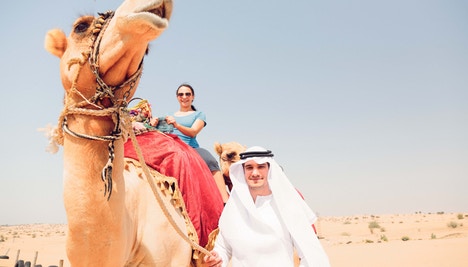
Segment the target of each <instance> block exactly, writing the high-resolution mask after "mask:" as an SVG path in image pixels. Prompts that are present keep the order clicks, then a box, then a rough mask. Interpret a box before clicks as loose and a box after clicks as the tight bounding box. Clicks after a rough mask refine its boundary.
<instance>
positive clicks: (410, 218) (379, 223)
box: [0, 212, 468, 267]
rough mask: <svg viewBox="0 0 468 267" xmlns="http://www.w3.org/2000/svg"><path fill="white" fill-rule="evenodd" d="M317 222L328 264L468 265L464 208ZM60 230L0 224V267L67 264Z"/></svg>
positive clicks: (48, 226) (62, 228)
mask: <svg viewBox="0 0 468 267" xmlns="http://www.w3.org/2000/svg"><path fill="white" fill-rule="evenodd" d="M316 226H317V230H318V232H319V236H320V241H321V243H322V244H323V246H324V249H325V251H326V252H327V254H328V256H329V258H330V262H331V265H332V266H333V267H340V266H347V267H350V266H351V267H354V266H356V267H366V266H369V267H371V266H372V267H376V266H378V267H386V266H389V267H390V266H391V267H396V266H397V267H405V266H408V267H410V266H411V267H418V266H421V267H422V266H424V267H432V266H433V267H445V266H447V267H462V266H463V267H465V266H468V213H442V212H439V213H431V214H429V213H415V214H393V215H375V216H374V215H356V216H348V217H321V218H319V221H318V222H317V225H316ZM369 226H371V228H369ZM371 230H372V231H371ZM65 233H66V225H58V224H31V225H11V226H5V225H3V226H0V256H2V255H7V256H9V259H0V267H13V266H14V265H15V262H16V259H17V258H18V259H20V260H24V261H30V262H31V266H34V265H33V264H34V263H35V264H41V265H42V266H43V267H47V266H53V265H55V266H61V260H63V266H65V267H67V266H70V264H69V263H68V261H67V259H66V254H65V238H66V234H65ZM404 240H406V241H404ZM36 253H37V254H36ZM36 255H37V257H36Z"/></svg>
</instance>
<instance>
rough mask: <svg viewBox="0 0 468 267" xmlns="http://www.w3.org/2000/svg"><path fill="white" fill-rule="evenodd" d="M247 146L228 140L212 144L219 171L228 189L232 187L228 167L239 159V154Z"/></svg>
mask: <svg viewBox="0 0 468 267" xmlns="http://www.w3.org/2000/svg"><path fill="white" fill-rule="evenodd" d="M246 149H247V148H246V147H245V146H243V145H241V144H239V143H237V142H229V143H224V144H220V143H218V142H216V143H215V144H214V150H215V151H216V153H217V154H218V156H219V162H220V165H221V172H222V173H223V176H224V181H225V183H226V185H228V186H229V189H231V188H232V183H231V179H230V178H229V167H230V166H231V164H233V163H234V162H237V161H239V159H240V158H239V154H240V153H242V152H244V151H245V150H246Z"/></svg>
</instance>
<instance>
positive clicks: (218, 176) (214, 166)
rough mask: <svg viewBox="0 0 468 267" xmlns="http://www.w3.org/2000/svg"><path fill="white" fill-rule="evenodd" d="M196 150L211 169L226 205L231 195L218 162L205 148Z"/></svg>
mask: <svg viewBox="0 0 468 267" xmlns="http://www.w3.org/2000/svg"><path fill="white" fill-rule="evenodd" d="M195 150H196V151H197V152H198V154H199V155H200V156H201V157H202V158H203V160H204V161H205V163H206V165H208V168H209V169H210V171H211V174H212V175H213V178H214V180H215V182H216V186H217V187H218V190H219V193H221V197H222V198H223V202H224V203H226V201H227V200H228V198H229V194H228V191H227V187H226V183H225V182H224V177H223V174H222V173H221V170H220V168H219V165H218V161H216V159H215V158H214V157H213V155H211V153H210V152H209V151H208V150H206V149H204V148H201V147H197V148H195Z"/></svg>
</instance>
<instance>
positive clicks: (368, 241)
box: [364, 239, 374, 243]
mask: <svg viewBox="0 0 468 267" xmlns="http://www.w3.org/2000/svg"><path fill="white" fill-rule="evenodd" d="M364 242H366V243H374V241H372V240H370V239H366V241H364Z"/></svg>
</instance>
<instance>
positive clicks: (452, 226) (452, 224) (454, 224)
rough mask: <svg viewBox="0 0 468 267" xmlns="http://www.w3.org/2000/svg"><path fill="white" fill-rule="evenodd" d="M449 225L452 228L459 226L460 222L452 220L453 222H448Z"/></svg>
mask: <svg viewBox="0 0 468 267" xmlns="http://www.w3.org/2000/svg"><path fill="white" fill-rule="evenodd" d="M447 226H448V227H450V228H457V227H458V223H457V222H454V221H451V222H449V223H447Z"/></svg>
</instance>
